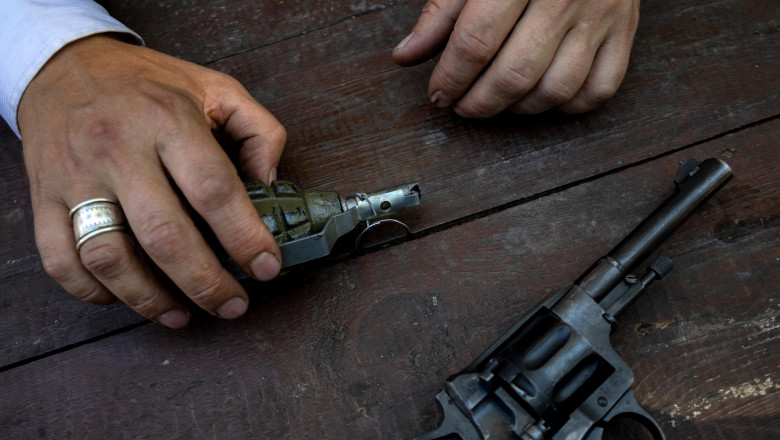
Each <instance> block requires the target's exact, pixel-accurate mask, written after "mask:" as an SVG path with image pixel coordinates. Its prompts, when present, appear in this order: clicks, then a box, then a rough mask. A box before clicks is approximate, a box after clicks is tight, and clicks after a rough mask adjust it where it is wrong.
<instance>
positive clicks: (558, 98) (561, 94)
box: [537, 79, 577, 106]
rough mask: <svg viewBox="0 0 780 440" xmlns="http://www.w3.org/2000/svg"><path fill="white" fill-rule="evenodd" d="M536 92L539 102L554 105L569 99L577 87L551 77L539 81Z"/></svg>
mask: <svg viewBox="0 0 780 440" xmlns="http://www.w3.org/2000/svg"><path fill="white" fill-rule="evenodd" d="M537 92H538V100H539V101H540V102H541V103H543V104H546V105H550V106H555V105H560V104H563V103H564V102H567V101H568V100H570V99H571V98H572V97H573V96H574V95H575V94H576V93H577V89H576V87H575V86H574V85H573V84H572V83H571V82H568V81H564V80H558V79H552V80H550V81H544V82H542V83H540V84H539V87H538V90H537Z"/></svg>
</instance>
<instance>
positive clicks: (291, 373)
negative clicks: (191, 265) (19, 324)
mask: <svg viewBox="0 0 780 440" xmlns="http://www.w3.org/2000/svg"><path fill="white" fill-rule="evenodd" d="M778 134H780V122H779V121H773V122H769V123H766V124H761V125H758V126H756V127H754V128H752V129H749V130H743V131H741V132H739V133H736V134H734V135H731V136H725V137H722V138H720V139H717V140H715V141H712V142H709V143H706V144H703V145H699V146H697V147H695V148H691V149H688V150H685V151H682V152H680V153H677V154H674V155H672V156H670V157H667V158H664V159H661V160H656V161H652V162H649V163H645V164H643V165H641V166H637V167H630V168H628V169H625V170H623V171H621V172H619V173H614V174H611V175H608V176H604V177H603V178H600V179H597V180H595V181H591V182H588V183H585V184H582V185H578V186H576V187H573V188H569V189H567V190H565V191H561V192H557V193H554V194H551V195H548V196H546V197H543V198H540V199H538V200H534V201H531V202H528V203H525V204H522V205H519V206H516V207H512V208H510V209H506V210H503V211H501V212H498V213H496V214H494V215H491V216H487V217H485V218H481V219H477V220H474V221H471V222H468V223H465V224H462V225H459V226H456V227H452V228H450V229H447V230H444V231H442V232H439V233H435V234H430V235H428V236H425V237H422V238H420V239H417V240H413V241H410V242H407V243H404V244H403V245H400V246H396V247H393V248H391V249H387V250H384V251H381V252H376V253H372V254H369V255H366V256H363V257H361V258H354V259H350V260H347V261H344V262H342V263H339V264H334V265H331V266H326V267H323V268H321V269H320V270H317V271H309V272H304V273H300V274H297V275H296V276H293V277H286V278H284V279H282V280H279V281H277V282H274V283H270V284H267V285H259V286H257V287H256V291H255V293H254V301H253V304H252V306H251V308H250V311H249V313H248V315H247V316H246V317H245V318H243V319H241V320H238V321H233V322H221V321H216V320H211V319H208V318H205V317H200V318H199V319H198V320H197V324H196V325H195V326H193V327H191V328H189V329H187V330H184V331H180V332H173V331H168V330H165V329H163V328H160V327H158V326H143V327H141V328H137V329H135V330H133V331H128V332H125V333H122V334H117V335H114V336H113V337H111V338H109V339H104V340H100V341H96V342H94V343H91V344H85V345H82V346H80V347H78V348H74V349H72V350H68V351H65V352H63V353H60V354H57V355H56V356H51V357H47V358H44V359H40V360H38V361H37V362H34V363H30V364H28V365H25V366H20V367H18V368H14V369H11V370H9V371H4V372H2V373H0V394H2V395H3V396H11V397H10V398H4V399H3V400H2V402H0V436H2V437H7V438H17V437H31V436H34V435H44V436H48V437H66V436H72V437H77V438H83V437H101V436H111V435H112V434H115V433H116V432H125V433H131V435H132V436H133V437H142V438H145V437H155V438H160V437H164V438H202V437H214V438H256V437H264V438H282V437H284V438H366V437H371V438H378V439H382V438H389V439H395V438H410V437H412V436H414V435H415V434H419V433H421V432H423V431H424V430H426V429H430V428H432V427H433V426H434V425H435V424H436V422H437V421H438V420H437V418H438V416H439V411H438V409H437V408H436V403H435V401H434V399H433V397H434V395H435V394H436V392H438V390H439V388H440V387H441V385H442V383H443V380H444V379H445V378H446V377H447V376H448V375H449V374H451V373H454V372H456V371H458V370H459V369H461V368H463V367H464V366H465V365H467V364H468V363H469V362H470V361H471V360H472V359H473V358H474V357H475V356H476V355H477V354H479V353H480V352H481V351H482V350H483V349H484V348H485V347H486V346H487V345H488V344H489V343H490V342H492V340H493V339H494V338H496V337H497V336H498V335H499V334H501V333H502V332H503V331H504V330H505V329H506V328H508V327H509V326H510V325H511V324H512V323H513V322H514V320H516V319H518V317H519V316H522V314H523V313H524V311H525V310H527V309H528V308H530V307H531V306H532V305H533V304H534V303H535V302H536V301H538V300H539V299H541V298H542V297H543V296H544V295H545V294H547V293H550V292H551V291H552V290H553V289H556V288H557V287H559V286H560V285H562V284H564V283H566V282H568V281H570V280H572V279H573V278H574V277H576V276H577V275H578V274H579V273H581V272H582V271H583V270H585V269H586V268H587V267H588V266H589V265H590V263H592V262H593V261H594V260H595V259H596V258H597V257H598V256H600V255H602V254H604V253H605V252H607V251H608V250H609V249H610V248H611V247H612V246H613V245H614V244H615V243H617V241H618V240H619V239H620V238H622V236H623V235H624V234H626V233H627V232H628V231H629V230H630V229H631V228H632V227H633V226H634V225H635V224H636V223H638V221H639V220H641V218H643V217H644V216H645V215H647V214H648V213H649V212H650V211H651V210H652V209H653V208H654V207H655V206H656V205H657V204H658V203H659V202H660V201H661V200H662V199H664V198H665V197H666V195H667V194H668V193H669V192H670V190H671V186H672V185H671V177H672V176H673V175H674V171H675V169H676V162H677V161H678V160H679V159H682V158H684V157H689V156H697V157H706V156H722V155H725V156H728V161H729V163H730V164H731V166H732V167H733V169H734V171H735V175H736V177H735V179H734V180H733V182H732V183H730V184H729V185H728V186H727V187H726V188H724V189H723V190H722V191H721V192H720V193H719V194H718V195H717V196H716V197H715V198H713V199H712V200H711V201H710V202H708V204H707V205H706V206H705V207H704V208H703V209H702V210H699V211H697V212H696V213H695V214H694V215H693V217H692V218H691V219H690V220H689V221H688V222H687V223H686V224H684V225H683V226H682V227H681V229H680V230H679V231H678V232H677V233H676V234H674V236H673V237H671V239H670V240H669V241H668V243H667V244H666V245H664V246H663V247H662V249H661V252H663V253H664V254H667V255H669V256H671V257H672V259H673V260H675V261H676V262H677V269H676V270H675V271H673V272H672V273H671V274H670V275H669V276H668V277H667V278H665V279H664V280H663V281H661V282H660V283H658V284H656V285H654V286H653V287H652V288H651V289H650V291H649V292H648V293H647V294H645V295H644V296H643V297H641V298H640V299H639V301H638V302H637V303H635V304H634V305H633V306H632V308H631V309H630V310H629V312H628V313H626V314H625V315H624V316H623V317H621V319H620V321H621V325H620V327H619V329H618V330H617V332H616V333H615V335H614V340H615V342H616V347H617V349H618V351H619V352H620V353H621V354H622V355H623V356H624V358H625V359H626V361H627V362H628V364H629V365H630V366H631V367H632V369H633V370H634V372H635V374H636V376H637V387H636V391H637V395H638V398H639V400H640V403H641V404H642V405H643V406H644V407H645V408H646V409H647V410H648V411H649V412H650V413H651V414H652V415H654V416H655V417H657V418H658V420H659V422H660V423H661V424H662V426H663V427H664V429H665V430H666V431H667V432H669V433H670V435H672V436H673V437H675V438H692V439H705V438H706V439H732V438H746V437H747V436H748V435H750V436H751V438H753V439H756V440H762V439H774V438H776V437H777V435H778V434H780V424H778V421H777V417H776V415H777V413H778V399H777V396H778V390H779V389H780V387H778V385H777V384H776V382H775V379H774V376H773V374H774V373H775V372H776V366H777V364H778V360H779V359H778V357H779V356H778V354H779V353H778V349H777V343H776V342H777V339H778V335H779V334H780V333H779V332H778V329H779V328H780V327H778V325H777V322H776V317H777V315H778V306H777V304H776V295H775V294H774V292H775V290H776V286H777V282H778V271H777V264H778V263H777V257H778V255H777V250H778V244H780V243H778V232H779V231H780V226H779V225H778V223H777V217H778V216H777V214H778V211H780V210H779V209H778V207H779V206H780V204H779V203H778V200H780V199H779V198H778V189H780V185H779V184H778V183H780V176H778V174H777V173H776V169H777V163H778V160H780V157H779V154H780V153H779V152H778V150H777V148H776V147H775V146H776V144H777V141H778V138H779V137H780V136H778ZM280 292H283V293H282V294H280ZM63 378H67V379H63Z"/></svg>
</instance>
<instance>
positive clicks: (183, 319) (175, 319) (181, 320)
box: [157, 309, 190, 328]
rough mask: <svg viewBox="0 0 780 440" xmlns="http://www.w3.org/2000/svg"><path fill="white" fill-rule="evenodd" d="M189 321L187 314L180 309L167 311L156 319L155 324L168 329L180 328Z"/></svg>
mask: <svg viewBox="0 0 780 440" xmlns="http://www.w3.org/2000/svg"><path fill="white" fill-rule="evenodd" d="M189 321H190V314H189V312H185V311H184V310H181V309H173V310H169V311H167V312H165V313H163V314H162V315H160V316H158V317H157V322H159V323H160V324H162V325H164V326H166V327H170V328H182V327H184V326H185V325H187V323H188V322H189Z"/></svg>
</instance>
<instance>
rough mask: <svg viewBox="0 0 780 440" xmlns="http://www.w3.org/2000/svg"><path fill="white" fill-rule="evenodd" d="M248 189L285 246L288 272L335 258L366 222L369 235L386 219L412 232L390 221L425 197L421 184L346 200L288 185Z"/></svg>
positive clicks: (259, 185) (250, 186)
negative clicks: (339, 244)
mask: <svg viewBox="0 0 780 440" xmlns="http://www.w3.org/2000/svg"><path fill="white" fill-rule="evenodd" d="M246 188H247V191H248V192H249V197H250V199H251V200H252V203H253V204H254V206H255V209H256V210H257V213H258V214H259V215H260V218H262V219H263V222H265V224H266V226H268V229H270V230H271V232H272V233H273V234H274V237H275V238H276V241H277V243H279V249H280V250H281V252H282V268H286V267H290V266H294V265H296V264H301V263H305V262H307V261H310V260H314V259H317V258H321V257H324V256H326V255H328V254H330V251H331V249H332V248H333V245H334V244H335V243H336V241H337V240H338V239H339V237H341V236H343V235H344V234H346V233H348V232H350V231H352V230H353V229H355V227H356V226H357V225H358V224H359V223H360V222H366V225H367V228H366V230H368V228H371V227H372V226H376V225H378V224H380V223H381V222H382V221H383V220H379V219H384V221H392V222H394V223H396V224H400V225H402V226H403V227H404V228H405V229H406V231H407V233H410V230H409V227H408V226H406V225H405V224H403V223H401V222H400V221H398V220H395V219H387V217H388V216H391V215H393V214H397V213H398V212H399V211H401V210H403V209H406V208H408V207H410V206H415V205H418V204H419V203H420V197H421V196H420V187H419V185H418V184H416V183H407V184H403V185H397V186H394V187H391V188H386V189H383V190H379V191H375V192H370V193H355V194H352V195H349V196H346V197H343V196H341V195H339V194H338V193H337V192H335V191H327V190H308V191H302V190H300V189H298V187H297V186H295V185H294V184H292V183H290V182H286V181H282V180H277V181H274V182H272V183H271V185H266V184H264V183H263V182H260V181H257V182H250V183H247V184H246ZM375 220H379V221H375ZM372 222H373V223H372ZM363 232H365V231H363ZM361 236H362V235H361ZM359 239H360V236H359V237H358V241H359ZM356 244H359V243H356Z"/></svg>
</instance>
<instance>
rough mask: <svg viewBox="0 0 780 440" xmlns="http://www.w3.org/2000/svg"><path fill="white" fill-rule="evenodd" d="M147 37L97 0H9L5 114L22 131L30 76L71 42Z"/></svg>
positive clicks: (4, 32)
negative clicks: (20, 113) (117, 35)
mask: <svg viewBox="0 0 780 440" xmlns="http://www.w3.org/2000/svg"><path fill="white" fill-rule="evenodd" d="M103 32H121V33H125V34H129V35H131V36H132V37H133V38H135V39H136V40H137V42H138V43H139V44H143V41H142V40H141V37H139V36H138V34H136V33H134V32H133V31H131V30H130V29H128V28H127V27H126V26H125V25H123V24H122V23H120V22H119V21H117V20H115V19H114V18H112V17H111V16H109V15H108V12H106V10H105V9H103V7H102V6H100V5H98V4H97V3H95V2H94V1H92V0H3V10H2V11H1V12H0V115H1V116H2V117H3V119H5V120H6V122H8V125H10V126H11V129H12V130H13V131H14V133H16V135H17V136H19V137H21V136H20V135H19V126H18V124H17V121H16V111H17V108H18V107H19V101H20V100H21V99H22V94H23V93H24V91H25V89H27V85H28V84H30V81H32V79H33V78H34V77H35V75H36V74H37V73H38V71H39V70H40V69H41V67H43V65H44V64H46V62H47V61H48V60H49V58H51V57H52V56H53V55H54V54H55V53H57V51H59V50H60V49H62V47H64V46H65V45H66V44H68V43H70V42H72V41H75V40H78V39H79V38H83V37H86V36H89V35H93V34H99V33H103Z"/></svg>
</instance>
